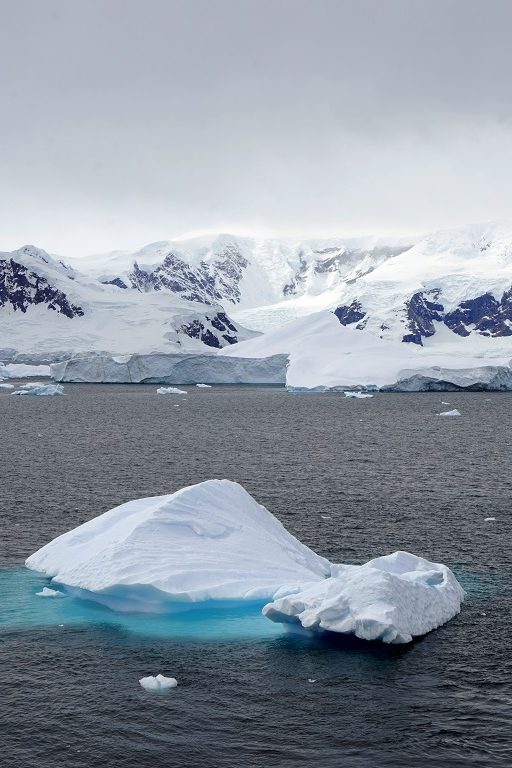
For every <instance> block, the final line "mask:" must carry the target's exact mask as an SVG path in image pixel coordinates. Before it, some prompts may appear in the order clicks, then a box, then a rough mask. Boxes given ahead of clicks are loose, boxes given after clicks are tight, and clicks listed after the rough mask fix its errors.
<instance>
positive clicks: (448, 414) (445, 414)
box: [437, 408, 461, 416]
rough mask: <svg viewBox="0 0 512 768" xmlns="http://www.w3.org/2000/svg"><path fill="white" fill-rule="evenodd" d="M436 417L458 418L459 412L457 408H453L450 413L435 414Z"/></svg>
mask: <svg viewBox="0 0 512 768" xmlns="http://www.w3.org/2000/svg"><path fill="white" fill-rule="evenodd" d="M437 415H438V416H460V415H461V413H460V411H458V410H457V408H454V409H453V410H452V411H441V413H438V414H437Z"/></svg>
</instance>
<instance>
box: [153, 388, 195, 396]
mask: <svg viewBox="0 0 512 768" xmlns="http://www.w3.org/2000/svg"><path fill="white" fill-rule="evenodd" d="M156 393H157V395H186V394H187V393H186V392H185V390H184V389H178V388H177V387H158V389H157V391H156Z"/></svg>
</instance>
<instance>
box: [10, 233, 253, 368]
mask: <svg viewBox="0 0 512 768" xmlns="http://www.w3.org/2000/svg"><path fill="white" fill-rule="evenodd" d="M0 329H1V346H2V347H3V348H6V349H7V350H8V351H10V352H12V349H14V350H16V352H18V353H23V354H25V355H27V354H28V355H30V354H33V356H34V358H35V359H40V358H41V356H44V355H45V354H46V355H48V356H49V357H51V354H52V353H55V354H56V353H59V352H62V351H65V352H67V353H77V352H90V351H106V352H111V353H118V354H123V353H134V352H141V353H151V352H158V351H168V352H179V351H197V352H201V353H205V352H208V350H214V349H218V348H220V347H222V346H224V345H225V344H231V343H235V342H236V341H238V340H239V339H245V338H249V337H251V336H252V335H254V334H252V333H251V332H250V331H246V330H245V329H243V328H241V327H240V326H239V325H238V324H236V323H234V322H233V321H232V320H231V319H230V318H229V317H228V316H227V315H226V313H225V312H224V310H223V308H222V307H221V306H219V305H218V304H210V305H207V304H203V303H200V302H198V301H187V300H185V299H182V298H180V297H178V296H175V295H173V294H169V293H166V294H163V293H159V292H152V293H141V292H139V291H136V290H133V291H123V290H121V289H119V288H118V287H116V286H114V285H102V284H101V283H100V282H98V280H96V278H93V277H90V276H89V277H88V276H85V275H83V274H81V273H80V272H78V271H77V270H75V269H72V268H71V267H69V266H67V265H66V264H64V262H61V261H57V260H55V259H53V258H52V257H50V256H49V255H48V254H47V253H45V252H44V251H42V250H40V249H37V248H34V247H33V246H25V247H24V248H21V249H19V250H18V251H13V252H12V253H0ZM9 348H11V349H10V350H9ZM0 359H1V357H0Z"/></svg>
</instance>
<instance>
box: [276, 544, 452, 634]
mask: <svg viewBox="0 0 512 768" xmlns="http://www.w3.org/2000/svg"><path fill="white" fill-rule="evenodd" d="M338 567H339V572H338V575H335V576H333V577H332V578H330V579H325V580H324V581H321V582H316V583H313V584H310V585H308V586H307V587H305V588H304V589H303V590H301V591H299V592H296V593H294V594H290V595H285V596H280V597H279V598H278V599H277V600H274V602H272V603H269V604H268V605H266V606H265V607H264V608H263V615H264V616H267V618H269V619H271V620H272V621H277V622H281V623H283V624H285V625H287V626H288V627H289V628H292V629H293V628H294V627H295V628H297V629H299V630H304V629H305V630H310V631H312V632H325V631H329V632H339V633H342V634H353V635H356V637H359V638H361V639H363V640H382V642H384V643H408V642H410V641H411V640H412V638H413V637H416V636H418V635H424V634H425V633H427V632H430V631H431V630H432V629H435V628H436V627H439V626H441V624H444V623H445V622H447V621H448V620H449V619H451V618H452V617H453V616H455V615H456V614H457V613H458V612H459V611H460V606H461V603H462V601H463V599H464V590H463V589H462V587H461V586H460V584H459V583H458V581H457V580H456V578H455V576H454V575H453V573H452V572H451V571H450V569H449V568H447V567H446V566H445V565H440V564H438V563H431V562H429V561H428V560H424V559H423V558H421V557H416V556H415V555H411V554H409V553H408V552H395V553H394V554H392V555H387V556H386V557H379V558H377V559H376V560H370V561H369V562H368V563H365V565H340V566H338Z"/></svg>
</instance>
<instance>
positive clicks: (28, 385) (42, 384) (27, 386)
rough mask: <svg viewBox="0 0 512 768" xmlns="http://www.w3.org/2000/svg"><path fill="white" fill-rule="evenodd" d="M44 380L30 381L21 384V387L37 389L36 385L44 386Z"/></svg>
mask: <svg viewBox="0 0 512 768" xmlns="http://www.w3.org/2000/svg"><path fill="white" fill-rule="evenodd" d="M44 386H45V384H44V382H43V381H28V382H27V383H26V384H22V385H21V389H35V388H36V387H44Z"/></svg>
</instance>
